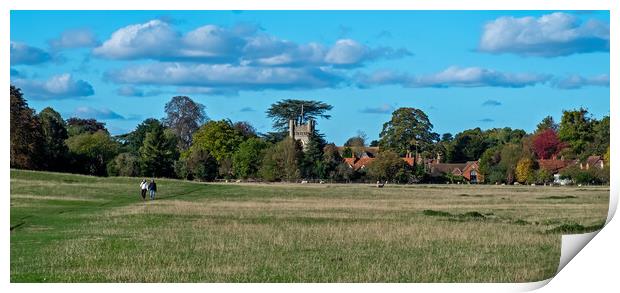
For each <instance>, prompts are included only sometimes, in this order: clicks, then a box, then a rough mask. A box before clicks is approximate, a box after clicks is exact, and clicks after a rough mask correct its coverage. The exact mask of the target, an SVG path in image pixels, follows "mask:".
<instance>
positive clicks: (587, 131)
mask: <svg viewBox="0 0 620 293" xmlns="http://www.w3.org/2000/svg"><path fill="white" fill-rule="evenodd" d="M587 114H588V111H587V110H586V109H583V108H580V109H579V110H573V111H564V112H563V113H562V122H560V130H559V131H558V137H559V138H560V140H562V141H564V142H567V143H568V145H569V146H570V148H571V150H572V151H573V152H574V153H575V154H583V153H584V152H585V151H586V147H587V146H588V143H589V142H591V141H592V140H593V138H594V137H593V129H592V121H591V119H590V118H589V117H588V116H587Z"/></svg>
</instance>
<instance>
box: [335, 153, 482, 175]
mask: <svg viewBox="0 0 620 293" xmlns="http://www.w3.org/2000/svg"><path fill="white" fill-rule="evenodd" d="M347 148H348V147H338V151H339V152H340V153H341V155H342V154H343V153H344V150H345V149H347ZM351 149H356V150H355V151H352V156H351V157H348V158H344V162H345V163H346V164H347V165H349V167H350V168H351V169H353V170H355V171H358V170H362V169H364V168H366V167H367V166H368V165H370V164H371V163H372V161H373V160H374V159H375V155H376V154H377V153H378V152H379V148H378V147H364V148H361V147H352V148H351ZM402 159H403V161H405V163H407V165H409V166H414V165H415V164H422V165H423V166H424V168H425V170H426V171H427V172H428V173H429V174H430V176H431V177H443V176H446V175H447V174H450V175H452V176H455V177H462V178H463V180H464V181H465V182H468V183H482V182H484V177H483V176H482V174H480V173H479V164H478V161H468V162H465V163H456V164H447V163H439V162H440V159H441V158H440V157H437V158H434V159H424V158H422V157H421V156H420V155H419V154H418V156H417V157H416V158H414V157H413V156H412V155H411V153H407V154H406V155H405V157H403V158H402Z"/></svg>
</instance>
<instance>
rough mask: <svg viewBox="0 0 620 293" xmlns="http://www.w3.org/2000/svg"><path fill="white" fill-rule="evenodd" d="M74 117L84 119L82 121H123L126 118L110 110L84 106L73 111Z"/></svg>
mask: <svg viewBox="0 0 620 293" xmlns="http://www.w3.org/2000/svg"><path fill="white" fill-rule="evenodd" d="M73 116H74V117H78V118H82V119H90V118H94V119H97V120H123V119H125V117H123V116H122V115H120V114H118V113H116V112H114V111H112V110H110V109H108V108H103V109H95V108H92V107H88V106H84V107H78V108H76V109H75V111H73Z"/></svg>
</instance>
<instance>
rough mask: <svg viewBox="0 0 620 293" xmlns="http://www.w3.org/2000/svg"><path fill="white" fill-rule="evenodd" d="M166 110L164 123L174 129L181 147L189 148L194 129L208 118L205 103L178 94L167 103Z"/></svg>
mask: <svg viewBox="0 0 620 293" xmlns="http://www.w3.org/2000/svg"><path fill="white" fill-rule="evenodd" d="M164 110H165V112H166V118H164V120H163V122H164V125H165V126H166V127H169V128H170V129H172V132H173V133H174V134H175V135H176V136H177V138H178V146H179V149H180V150H186V149H188V148H189V147H190V145H191V143H192V135H193V134H194V131H196V130H197V129H198V127H199V126H200V125H201V124H202V123H203V122H204V121H206V120H207V116H206V114H205V107H204V105H202V104H199V103H196V102H194V101H193V100H192V99H191V98H189V97H186V96H176V97H172V99H170V101H169V102H168V103H166V106H165V109H164Z"/></svg>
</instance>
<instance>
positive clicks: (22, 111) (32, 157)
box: [10, 85, 44, 169]
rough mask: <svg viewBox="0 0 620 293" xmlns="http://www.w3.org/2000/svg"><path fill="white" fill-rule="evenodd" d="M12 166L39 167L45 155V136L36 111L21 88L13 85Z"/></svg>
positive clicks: (23, 167)
mask: <svg viewBox="0 0 620 293" xmlns="http://www.w3.org/2000/svg"><path fill="white" fill-rule="evenodd" d="M10 132H11V168H22V169H37V168H38V167H39V166H40V163H41V161H42V156H43V155H44V137H43V134H42V132H41V125H40V122H39V119H38V117H37V116H36V115H35V111H34V110H33V109H31V108H30V107H28V103H27V102H26V99H24V97H23V94H22V92H21V90H20V89H19V88H16V87H14V86H13V85H11V125H10Z"/></svg>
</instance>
